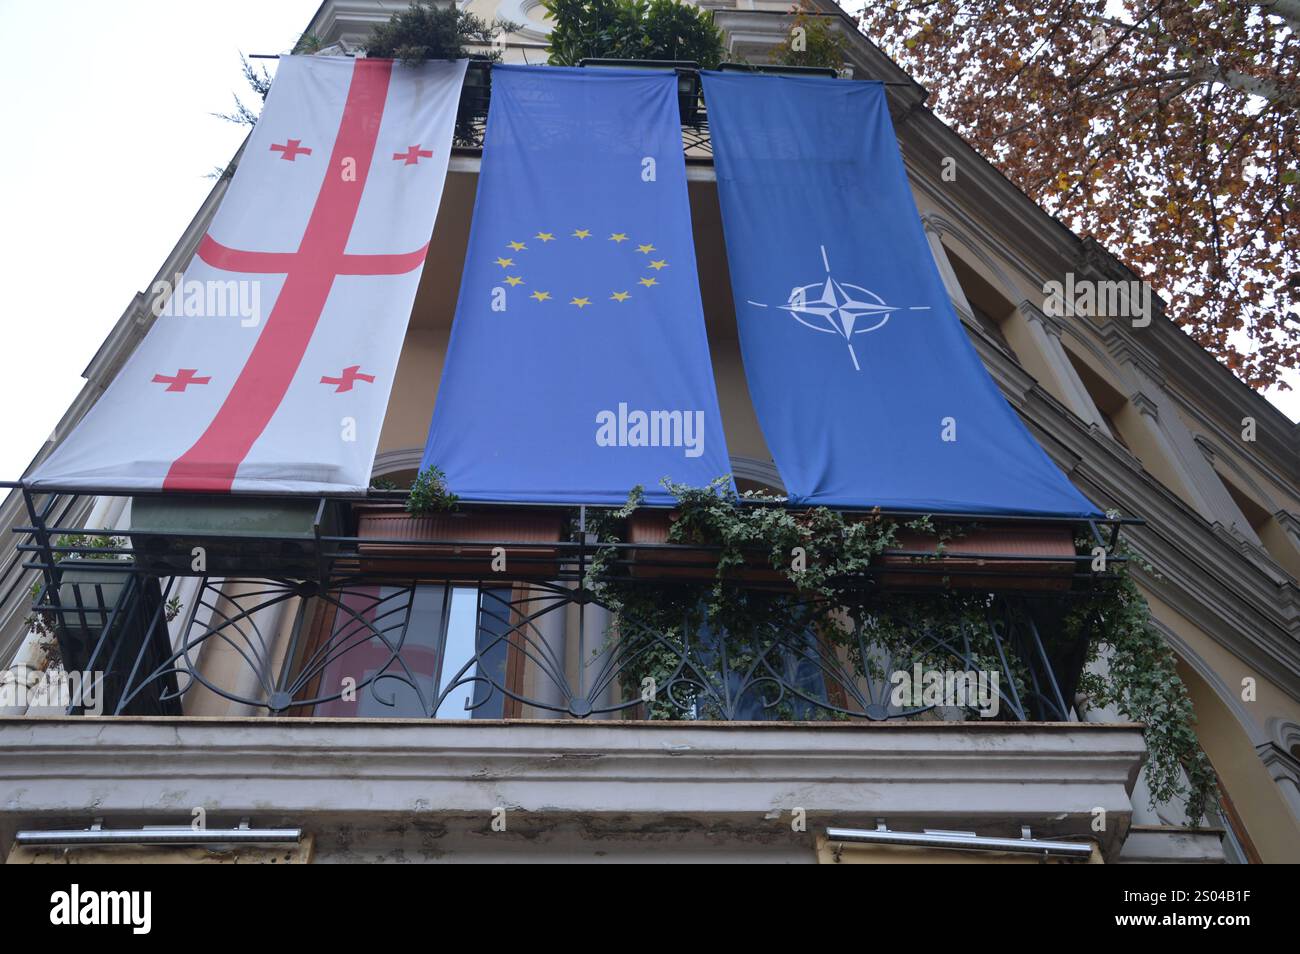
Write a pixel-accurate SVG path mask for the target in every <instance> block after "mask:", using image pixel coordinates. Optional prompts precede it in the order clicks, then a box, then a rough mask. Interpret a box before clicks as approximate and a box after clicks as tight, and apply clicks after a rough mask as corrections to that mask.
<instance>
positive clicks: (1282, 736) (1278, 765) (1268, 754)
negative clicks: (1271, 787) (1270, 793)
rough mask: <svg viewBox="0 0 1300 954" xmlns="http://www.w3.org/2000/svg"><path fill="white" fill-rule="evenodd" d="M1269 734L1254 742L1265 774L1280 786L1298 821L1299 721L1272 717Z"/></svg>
mask: <svg viewBox="0 0 1300 954" xmlns="http://www.w3.org/2000/svg"><path fill="white" fill-rule="evenodd" d="M1268 732H1269V736H1270V738H1269V739H1268V740H1267V741H1265V742H1261V743H1259V744H1258V745H1256V746H1255V754H1256V755H1258V756H1259V758H1260V761H1261V762H1263V763H1264V767H1265V768H1266V769H1268V774H1269V775H1271V776H1272V777H1273V781H1274V782H1275V783H1276V784H1277V786H1278V788H1279V789H1281V793H1282V797H1283V798H1284V799H1285V800H1286V803H1287V806H1288V807H1289V808H1290V809H1291V813H1292V815H1294V816H1295V818H1296V820H1297V821H1300V758H1298V757H1297V756H1296V753H1297V752H1300V725H1297V724H1296V723H1294V722H1290V721H1288V720H1285V719H1279V718H1277V717H1274V718H1272V719H1269V720H1268Z"/></svg>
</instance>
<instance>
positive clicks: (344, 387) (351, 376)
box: [320, 364, 375, 394]
mask: <svg viewBox="0 0 1300 954" xmlns="http://www.w3.org/2000/svg"><path fill="white" fill-rule="evenodd" d="M357 381H365V382H367V383H369V384H374V383H375V376H374V375H373V374H362V373H361V365H359V364H354V365H351V366H349V367H346V368H344V369H343V373H342V374H341V375H339V376H338V377H337V378H331V377H323V378H321V379H320V383H321V384H336V385H338V387H336V388H335V389H334V393H335V394H338V393H339V392H340V391H351V390H352V385H353V384H354V383H355V382H357Z"/></svg>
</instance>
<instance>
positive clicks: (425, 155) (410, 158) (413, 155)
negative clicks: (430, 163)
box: [393, 143, 433, 166]
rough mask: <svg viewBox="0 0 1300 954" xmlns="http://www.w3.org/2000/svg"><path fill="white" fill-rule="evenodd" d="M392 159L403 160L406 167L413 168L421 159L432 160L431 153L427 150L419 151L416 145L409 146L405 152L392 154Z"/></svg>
mask: <svg viewBox="0 0 1300 954" xmlns="http://www.w3.org/2000/svg"><path fill="white" fill-rule="evenodd" d="M393 158H394V159H405V160H406V165H408V166H413V165H415V164H416V163H417V162H419V161H420V160H421V159H432V158H433V153H431V152H430V151H429V150H428V149H421V148H420V144H419V143H416V144H415V145H414V146H411V147H410V148H409V149H407V150H406V152H395V153H393Z"/></svg>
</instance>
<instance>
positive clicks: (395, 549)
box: [355, 504, 564, 580]
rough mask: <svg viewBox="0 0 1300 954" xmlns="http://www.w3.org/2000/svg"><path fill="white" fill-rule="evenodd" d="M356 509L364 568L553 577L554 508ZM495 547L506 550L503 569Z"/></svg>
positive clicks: (558, 520)
mask: <svg viewBox="0 0 1300 954" xmlns="http://www.w3.org/2000/svg"><path fill="white" fill-rule="evenodd" d="M355 513H356V515H357V537H358V538H359V539H360V541H361V542H360V543H359V544H358V546H357V550H358V552H359V554H360V559H361V570H362V572H363V573H375V574H393V573H402V574H408V575H413V576H416V577H422V578H438V579H451V578H459V579H475V580H477V579H491V578H492V577H494V576H503V577H506V578H508V579H520V578H524V579H554V578H555V576H556V575H557V574H558V573H559V566H560V560H559V554H560V551H559V547H558V546H556V544H558V543H559V542H560V531H561V530H562V529H563V525H564V515H563V514H562V513H560V511H558V510H551V511H538V510H533V511H527V510H515V511H505V510H503V511H501V512H499V513H493V512H485V511H477V512H467V513H439V514H431V515H429V516H425V517H415V516H412V515H411V514H409V513H407V512H406V508H405V507H404V506H403V505H401V504H361V505H358V506H357V507H356V508H355ZM369 541H374V542H369ZM442 541H446V542H442ZM518 544H530V545H528V546H520V545H518ZM498 546H503V547H505V551H506V554H505V555H506V571H505V573H502V574H497V573H494V572H493V570H492V549H493V548H494V547H498ZM399 558H400V559H399Z"/></svg>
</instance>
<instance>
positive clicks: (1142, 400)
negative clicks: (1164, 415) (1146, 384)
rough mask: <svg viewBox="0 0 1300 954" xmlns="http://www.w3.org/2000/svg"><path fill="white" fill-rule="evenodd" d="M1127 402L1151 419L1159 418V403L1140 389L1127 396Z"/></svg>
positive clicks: (1156, 419)
mask: <svg viewBox="0 0 1300 954" xmlns="http://www.w3.org/2000/svg"><path fill="white" fill-rule="evenodd" d="M1128 400H1129V403H1130V404H1132V405H1133V406H1134V407H1135V408H1137V409H1138V410H1139V411H1141V412H1142V413H1143V414H1145V415H1147V416H1148V417H1150V418H1151V419H1152V420H1153V421H1158V420H1160V405H1159V404H1157V403H1156V402H1155V401H1154V400H1152V399H1151V398H1149V397H1147V396H1146V395H1145V394H1143V393H1142V392H1141V391H1134V392H1133V393H1132V394H1130V395H1129V396H1128Z"/></svg>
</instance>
